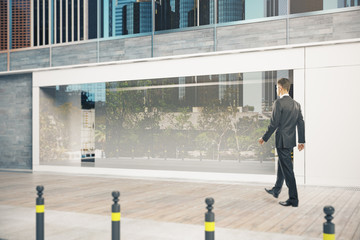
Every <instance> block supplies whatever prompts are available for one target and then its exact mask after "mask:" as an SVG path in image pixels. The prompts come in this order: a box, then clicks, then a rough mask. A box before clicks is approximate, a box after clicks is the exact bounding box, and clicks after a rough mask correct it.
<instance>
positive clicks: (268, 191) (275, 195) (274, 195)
mask: <svg viewBox="0 0 360 240" xmlns="http://www.w3.org/2000/svg"><path fill="white" fill-rule="evenodd" d="M265 191H266V192H267V193H268V194H270V195H273V197H274V198H278V196H279V193H275V192H274V190H273V189H266V188H265Z"/></svg>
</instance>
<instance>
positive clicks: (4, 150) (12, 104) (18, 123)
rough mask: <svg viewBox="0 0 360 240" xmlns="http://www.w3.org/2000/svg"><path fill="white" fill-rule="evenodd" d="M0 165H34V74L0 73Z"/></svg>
mask: <svg viewBox="0 0 360 240" xmlns="http://www.w3.org/2000/svg"><path fill="white" fill-rule="evenodd" d="M0 168H8V169H9V168H10V169H31V168H32V74H17V75H4V76H0Z"/></svg>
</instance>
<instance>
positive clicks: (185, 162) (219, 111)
mask: <svg viewBox="0 0 360 240" xmlns="http://www.w3.org/2000/svg"><path fill="white" fill-rule="evenodd" d="M279 77H288V78H290V79H292V71H288V70H286V71H270V72H254V73H229V74H221V75H203V76H189V77H176V78H165V79H153V80H152V79H148V80H137V81H123V82H108V83H97V84H82V85H66V86H57V87H44V88H41V95H40V112H41V114H40V163H41V164H50V165H70V166H77V165H80V164H81V163H83V164H84V163H88V162H92V163H93V166H95V167H118V168H144V169H168V170H190V171H218V172H243V173H261V174H273V172H274V147H275V143H274V139H273V138H272V139H271V140H270V141H269V144H266V145H264V146H259V145H258V144H257V139H258V138H259V136H261V134H262V133H263V132H265V130H266V128H267V126H268V124H269V121H270V120H269V119H270V116H271V110H272V103H273V101H274V100H275V98H276V94H275V91H276V88H275V85H276V80H277V79H278V78H279ZM204 161H210V162H211V164H217V165H216V166H217V167H216V168H214V169H209V168H208V167H207V165H206V164H205V165H204ZM190 163H191V164H190ZM228 163H229V164H235V163H236V164H237V165H235V167H234V166H233V165H231V166H230V165H228Z"/></svg>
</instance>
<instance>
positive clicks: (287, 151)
mask: <svg viewBox="0 0 360 240" xmlns="http://www.w3.org/2000/svg"><path fill="white" fill-rule="evenodd" d="M292 151H293V148H277V153H278V156H279V161H278V170H277V177H276V183H275V187H274V188H273V190H274V192H276V193H280V192H281V188H282V186H283V184H284V180H285V183H286V186H287V187H288V189H289V200H290V201H291V202H292V203H295V204H297V203H298V202H299V199H298V193H297V188H296V180H295V175H294V165H293V162H292V158H291V153H292Z"/></svg>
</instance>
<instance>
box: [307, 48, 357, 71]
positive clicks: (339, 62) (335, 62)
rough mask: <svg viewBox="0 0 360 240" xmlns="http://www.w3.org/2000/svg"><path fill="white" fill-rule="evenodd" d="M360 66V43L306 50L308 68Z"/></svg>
mask: <svg viewBox="0 0 360 240" xmlns="http://www.w3.org/2000/svg"><path fill="white" fill-rule="evenodd" d="M359 64H360V43H348V44H333V45H326V46H316V47H307V48H306V68H320V67H333V66H348V65H350V66H351V65H359Z"/></svg>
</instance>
